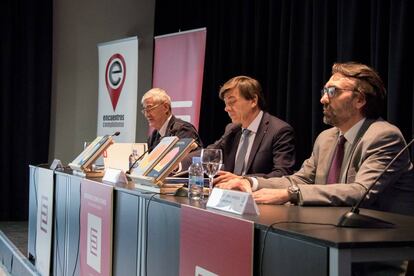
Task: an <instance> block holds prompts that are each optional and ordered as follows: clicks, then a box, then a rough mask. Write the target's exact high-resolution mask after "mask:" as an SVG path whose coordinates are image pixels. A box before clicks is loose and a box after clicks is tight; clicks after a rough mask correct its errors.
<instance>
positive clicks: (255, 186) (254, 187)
mask: <svg viewBox="0 0 414 276" xmlns="http://www.w3.org/2000/svg"><path fill="white" fill-rule="evenodd" d="M250 179H251V180H252V191H253V192H254V191H256V190H257V189H258V188H259V181H258V180H257V178H256V177H250Z"/></svg>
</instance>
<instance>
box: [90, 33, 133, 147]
mask: <svg viewBox="0 0 414 276" xmlns="http://www.w3.org/2000/svg"><path fill="white" fill-rule="evenodd" d="M98 54H99V100H98V103H99V105H98V130H97V135H98V136H102V135H107V134H113V133H115V132H116V131H119V132H120V133H121V134H120V135H119V136H117V137H114V139H115V140H116V142H125V143H133V142H135V128H136V118H137V97H138V96H137V94H138V38H137V37H130V38H125V39H121V40H115V41H110V42H105V43H100V44H98Z"/></svg>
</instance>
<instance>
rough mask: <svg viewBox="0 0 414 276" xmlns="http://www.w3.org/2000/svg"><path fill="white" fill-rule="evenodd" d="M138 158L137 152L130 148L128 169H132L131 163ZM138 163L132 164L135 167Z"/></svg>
mask: <svg viewBox="0 0 414 276" xmlns="http://www.w3.org/2000/svg"><path fill="white" fill-rule="evenodd" d="M137 159H138V152H137V150H136V149H134V150H132V153H131V154H130V155H129V169H130V170H131V169H133V168H132V165H133V164H134V162H135V161H136V160H137ZM137 165H138V164H135V165H134V168H136V167H137Z"/></svg>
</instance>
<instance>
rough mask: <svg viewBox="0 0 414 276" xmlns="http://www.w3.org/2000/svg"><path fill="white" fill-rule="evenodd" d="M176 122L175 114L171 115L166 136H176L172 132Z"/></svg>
mask: <svg viewBox="0 0 414 276" xmlns="http://www.w3.org/2000/svg"><path fill="white" fill-rule="evenodd" d="M174 123H175V117H174V115H173V116H172V117H171V120H170V121H169V122H168V125H167V129H166V131H165V136H174V133H173V134H172V133H171V131H172V128H173V126H174Z"/></svg>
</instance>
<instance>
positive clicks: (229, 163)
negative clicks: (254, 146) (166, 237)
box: [223, 127, 241, 172]
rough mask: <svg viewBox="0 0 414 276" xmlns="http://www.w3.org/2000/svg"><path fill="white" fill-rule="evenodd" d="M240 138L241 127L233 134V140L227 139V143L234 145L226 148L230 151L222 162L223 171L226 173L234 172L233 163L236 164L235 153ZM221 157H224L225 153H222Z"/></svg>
mask: <svg viewBox="0 0 414 276" xmlns="http://www.w3.org/2000/svg"><path fill="white" fill-rule="evenodd" d="M240 138H241V127H240V128H239V129H238V130H237V132H236V133H235V134H234V139H228V143H234V145H229V146H228V148H229V149H230V152H229V153H228V155H227V158H225V161H224V169H225V170H226V171H229V172H233V170H234V162H236V153H237V148H238V145H239V142H240ZM230 140H231V141H230ZM223 155H224V156H226V153H225V152H223Z"/></svg>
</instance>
